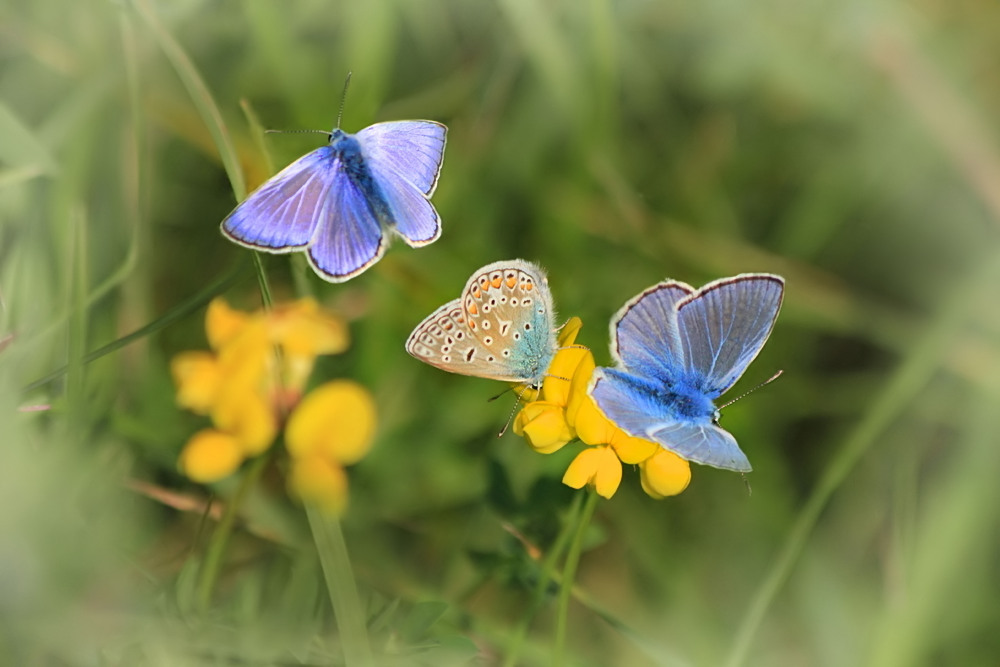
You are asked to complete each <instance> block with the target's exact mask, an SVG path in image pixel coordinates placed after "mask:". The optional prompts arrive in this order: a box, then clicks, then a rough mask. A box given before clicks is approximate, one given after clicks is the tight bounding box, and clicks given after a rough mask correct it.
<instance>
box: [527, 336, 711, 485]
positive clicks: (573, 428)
mask: <svg viewBox="0 0 1000 667" xmlns="http://www.w3.org/2000/svg"><path fill="white" fill-rule="evenodd" d="M581 326H582V325H581V322H580V319H579V318H576V317H574V318H572V319H571V320H570V321H569V322H567V323H566V326H565V327H564V328H563V332H562V335H561V336H560V339H559V344H560V349H559V351H558V352H557V353H556V356H555V358H554V359H553V360H552V364H551V365H550V367H549V369H548V371H547V373H546V376H545V380H544V381H543V383H542V388H541V391H540V392H537V396H536V397H535V398H536V399H537V400H533V401H532V402H530V403H528V404H527V405H525V406H524V408H523V409H522V410H521V411H520V413H518V415H517V419H515V420H514V432H515V433H517V434H518V435H522V436H524V438H525V439H526V440H527V441H528V444H529V445H530V446H531V447H532V448H533V449H535V450H536V451H538V452H541V453H543V454H550V453H552V452H554V451H556V450H558V449H559V448H561V447H562V446H563V445H565V444H566V443H567V442H569V441H570V440H572V439H573V438H574V437H577V438H579V439H580V441H581V442H583V443H584V444H586V445H590V446H589V447H587V448H586V449H584V450H583V451H581V452H580V453H579V454H578V455H577V457H576V458H575V459H574V460H573V462H572V463H571V464H570V466H569V468H568V469H567V470H566V474H565V475H564V476H563V483H564V484H566V485H567V486H571V487H573V488H577V489H579V488H582V487H583V486H585V485H587V484H591V485H593V486H594V488H595V489H596V490H597V493H598V494H600V495H602V496H604V497H605V498H610V497H611V496H613V495H614V493H615V491H616V490H617V489H618V485H619V483H620V482H621V476H622V463H627V464H633V465H634V464H639V466H640V479H641V482H642V488H643V489H644V490H645V491H646V493H648V494H649V495H650V496H652V497H654V498H663V497H666V496H670V495H676V494H678V493H680V492H681V491H683V490H684V489H685V488H686V487H687V485H688V482H689V481H690V480H691V467H690V465H689V464H688V462H687V461H685V460H684V459H682V458H680V457H679V456H677V455H676V454H673V453H671V452H668V451H666V450H665V449H663V447H661V446H660V445H659V443H656V442H653V441H651V440H646V439H645V438H639V437H636V436H632V435H629V434H628V433H626V432H625V431H623V430H622V429H621V428H619V427H618V425H617V424H615V423H614V422H613V421H611V420H610V419H608V418H607V416H605V414H604V413H603V412H601V409H600V408H599V407H598V405H597V403H596V402H595V401H594V399H593V398H592V397H591V396H590V395H589V394H588V393H587V387H588V386H589V385H590V380H591V377H592V376H593V374H594V370H595V369H596V364H595V362H594V355H593V354H592V353H591V352H590V350H588V349H587V348H584V347H581V346H572V345H573V342H574V341H575V340H576V336H577V334H578V333H579V330H580V327H581ZM571 346H572V347H571Z"/></svg>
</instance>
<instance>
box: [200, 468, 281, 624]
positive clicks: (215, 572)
mask: <svg viewBox="0 0 1000 667" xmlns="http://www.w3.org/2000/svg"><path fill="white" fill-rule="evenodd" d="M268 460H270V456H269V455H268V454H267V453H264V454H261V455H260V456H258V457H257V458H255V459H254V460H253V462H252V463H251V464H250V467H249V468H248V469H247V471H246V474H244V475H243V479H242V480H240V485H239V487H237V489H236V494H235V495H234V496H233V497H232V499H231V500H230V501H229V503H227V504H226V509H225V512H223V514H222V518H221V519H220V520H219V525H218V526H216V527H215V530H214V531H213V532H212V537H211V539H210V540H209V542H208V549H207V551H206V552H205V560H204V561H203V562H202V564H201V571H200V572H199V574H198V588H197V589H196V597H195V600H196V604H197V605H198V609H199V610H201V611H205V610H207V609H208V607H209V604H210V603H211V602H212V590H213V589H214V588H215V580H216V579H217V578H218V576H219V569H220V568H221V567H222V557H223V556H224V555H225V553H226V545H227V544H228V543H229V536H230V535H231V534H232V532H233V524H234V523H235V522H236V513H237V512H238V511H239V509H240V506H241V505H242V504H243V499H244V498H245V497H246V495H247V492H248V491H249V490H250V488H251V487H252V486H254V485H255V484H256V483H257V480H258V479H260V476H261V473H263V472H264V468H265V467H266V466H267V462H268Z"/></svg>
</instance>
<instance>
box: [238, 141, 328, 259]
mask: <svg viewBox="0 0 1000 667" xmlns="http://www.w3.org/2000/svg"><path fill="white" fill-rule="evenodd" d="M339 172H340V163H339V161H338V160H337V159H336V158H335V157H334V156H333V152H332V151H331V150H330V147H329V146H324V147H322V148H318V149H316V150H314V151H313V152H311V153H309V154H307V155H303V156H302V157H301V158H299V159H298V160H296V161H295V162H293V163H291V164H290V165H288V166H287V167H285V168H284V169H282V170H281V171H280V172H278V173H277V174H275V175H274V176H272V177H271V178H270V179H269V180H267V181H266V182H265V183H264V184H263V185H261V186H260V187H259V188H257V189H256V190H255V191H254V192H253V193H251V194H250V196H248V197H247V198H246V199H244V200H243V202H242V203H241V204H240V205H239V206H237V207H236V209H235V210H234V211H233V212H232V213H230V214H229V215H228V216H227V217H226V219H225V220H223V221H222V232H223V234H225V235H226V236H228V237H229V238H230V239H232V240H233V241H235V242H237V243H239V244H240V245H244V246H247V247H250V248H254V249H256V250H264V251H267V252H291V251H293V250H301V249H302V248H304V247H306V246H307V245H309V242H310V241H311V240H312V237H313V234H314V232H315V231H316V226H317V225H318V224H319V221H320V218H321V216H322V215H324V212H325V211H328V209H329V205H330V201H329V199H330V188H331V186H332V185H333V183H334V182H335V181H337V180H338V174H339Z"/></svg>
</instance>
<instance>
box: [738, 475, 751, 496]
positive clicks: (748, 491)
mask: <svg viewBox="0 0 1000 667" xmlns="http://www.w3.org/2000/svg"><path fill="white" fill-rule="evenodd" d="M740 477H742V478H743V483H744V484H746V485H747V496H752V495H753V487H751V486H750V480H749V479H747V475H746V473H744V472H741V473H740Z"/></svg>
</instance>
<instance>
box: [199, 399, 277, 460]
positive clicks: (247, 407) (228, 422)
mask: <svg viewBox="0 0 1000 667" xmlns="http://www.w3.org/2000/svg"><path fill="white" fill-rule="evenodd" d="M212 421H213V422H214V423H215V425H216V426H217V427H218V428H219V430H221V431H225V432H226V433H229V434H231V435H232V436H233V437H234V438H235V439H236V441H237V442H238V443H239V445H240V447H241V448H242V449H243V452H244V453H245V454H246V455H247V456H256V455H257V454H260V453H261V452H263V451H264V450H266V449H267V448H268V447H270V446H271V443H273V442H274V438H275V436H277V434H278V421H277V418H276V417H275V414H274V411H273V410H272V408H271V406H270V405H268V403H267V402H266V401H265V400H264V399H263V398H262V397H261V396H260V395H259V394H256V393H254V392H253V391H252V390H251V389H245V390H244V391H233V392H230V393H228V394H227V395H226V396H224V397H222V398H220V400H219V402H218V403H217V404H216V405H215V407H214V409H213V410H212Z"/></svg>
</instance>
